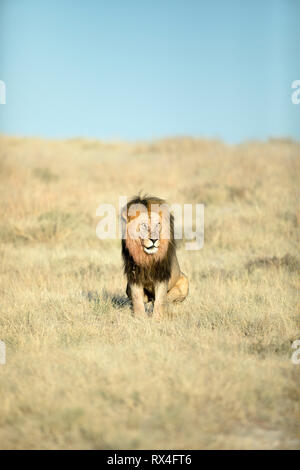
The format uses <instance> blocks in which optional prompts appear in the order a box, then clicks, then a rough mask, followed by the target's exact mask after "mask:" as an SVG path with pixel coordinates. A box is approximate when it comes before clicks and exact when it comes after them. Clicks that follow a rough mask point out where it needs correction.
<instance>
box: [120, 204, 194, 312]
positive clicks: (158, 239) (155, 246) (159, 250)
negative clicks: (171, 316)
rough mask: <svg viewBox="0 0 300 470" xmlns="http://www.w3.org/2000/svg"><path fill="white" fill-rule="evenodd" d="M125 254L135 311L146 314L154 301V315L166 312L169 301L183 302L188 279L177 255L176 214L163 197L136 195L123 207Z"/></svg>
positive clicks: (124, 260)
mask: <svg viewBox="0 0 300 470" xmlns="http://www.w3.org/2000/svg"><path fill="white" fill-rule="evenodd" d="M121 220H122V222H123V224H122V229H123V238H122V257H123V262H124V273H125V275H126V277H127V288H126V294H127V296H128V297H129V299H130V300H131V301H132V307H133V313H134V315H144V314H145V303H147V302H149V301H154V307H153V317H161V316H163V315H164V313H165V309H166V304H167V302H182V301H183V300H184V299H185V298H186V296H187V295H188V291H189V282H188V279H187V277H186V275H185V274H184V273H183V272H181V270H180V267H179V263H178V260H177V256H176V245H175V239H174V217H173V215H172V214H171V213H170V211H169V208H168V205H167V204H166V202H165V201H164V200H163V199H160V198H158V197H153V196H144V197H142V196H136V197H134V198H132V199H131V200H130V202H129V203H128V204H127V205H126V206H125V207H124V208H123V209H122V211H121Z"/></svg>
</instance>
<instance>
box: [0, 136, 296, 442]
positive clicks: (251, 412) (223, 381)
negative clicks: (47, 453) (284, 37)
mask: <svg viewBox="0 0 300 470" xmlns="http://www.w3.org/2000/svg"><path fill="white" fill-rule="evenodd" d="M299 175H300V144H299V143H295V142H292V141H289V140H270V141H268V142H248V143H244V144H240V145H236V146H229V145H225V144H223V143H222V142H218V141H206V140H200V139H198V140H196V139H190V138H180V139H166V140H161V141H156V142H150V143H149V142H145V143H143V142H140V143H130V144H129V143H103V142H98V141H91V140H90V141H88V140H83V139H74V140H69V141H61V142H59V141H55V142H54V141H43V140H37V139H23V138H9V137H5V136H2V137H1V138H0V202H1V220H0V243H1V245H0V294H1V296H0V339H1V340H3V341H5V343H6V348H7V358H6V364H5V365H0V447H1V448H2V449H8V448H10V449H24V448H25V449H55V448H61V449H75V448H83V449H103V448H104V449H115V448H117V449H123V448H130V449H142V448H154V449H159V448H180V449H188V448H205V449H229V448H231V449H254V448H256V449H266V448H272V449H278V448H300V365H298V366H297V365H295V364H293V363H292V361H291V355H292V352H293V350H292V349H291V344H292V342H293V341H294V340H296V339H300V315H299V314H300V308H299V307H300V305H299V287H300V281H299V273H300V256H299V238H300V209H299V201H300V193H299ZM139 190H144V191H145V192H148V193H152V194H154V195H157V196H160V197H165V198H167V200H168V201H169V202H178V203H186V202H189V203H196V202H202V203H205V243H204V248H203V249H202V250H201V251H198V252H191V251H186V250H185V249H184V244H183V243H182V242H181V243H179V246H178V258H179V260H180V264H181V266H182V270H183V271H184V272H186V273H187V275H188V276H189V278H190V295H189V297H188V299H187V300H186V301H185V302H184V303H183V304H181V305H179V306H175V307H172V309H171V311H170V313H169V315H168V316H167V317H166V318H165V319H164V320H163V321H161V322H158V323H157V322H154V321H152V319H151V318H148V317H147V318H144V319H136V318H134V317H133V316H132V314H131V311H130V306H129V305H128V303H127V302H126V298H125V295H124V291H125V284H126V282H125V279H124V276H123V273H122V263H121V256H120V243H119V241H118V240H102V241H101V240H99V239H98V238H97V237H96V233H95V231H96V226H97V223H98V220H99V219H98V218H97V217H96V209H97V207H98V206H99V204H100V203H107V202H109V203H113V204H115V206H116V207H117V204H118V196H119V195H127V196H131V195H134V194H136V193H137V192H138V191H139Z"/></svg>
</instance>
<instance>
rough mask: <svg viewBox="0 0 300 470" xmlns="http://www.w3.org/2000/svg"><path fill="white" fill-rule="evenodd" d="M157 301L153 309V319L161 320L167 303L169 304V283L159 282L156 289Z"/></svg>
mask: <svg viewBox="0 0 300 470" xmlns="http://www.w3.org/2000/svg"><path fill="white" fill-rule="evenodd" d="M154 291H155V301H154V308H153V317H155V318H159V317H162V316H163V315H164V313H165V308H166V303H167V291H168V283H167V282H158V283H157V284H156V285H155V287H154Z"/></svg>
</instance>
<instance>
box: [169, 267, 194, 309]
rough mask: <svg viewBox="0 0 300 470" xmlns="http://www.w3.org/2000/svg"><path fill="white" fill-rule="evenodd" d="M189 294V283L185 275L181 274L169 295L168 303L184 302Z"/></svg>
mask: <svg viewBox="0 0 300 470" xmlns="http://www.w3.org/2000/svg"><path fill="white" fill-rule="evenodd" d="M188 293H189V281H188V278H187V277H186V275H185V274H183V273H181V275H180V277H179V278H178V280H177V282H176V284H175V285H174V286H173V287H172V288H171V289H170V290H169V292H168V293H167V299H168V302H182V301H183V300H184V299H185V298H186V296H187V295H188Z"/></svg>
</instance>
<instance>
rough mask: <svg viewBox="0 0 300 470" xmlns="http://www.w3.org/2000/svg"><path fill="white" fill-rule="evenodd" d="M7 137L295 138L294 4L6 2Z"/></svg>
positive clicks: (297, 62) (299, 115)
mask: <svg viewBox="0 0 300 470" xmlns="http://www.w3.org/2000/svg"><path fill="white" fill-rule="evenodd" d="M0 79H1V80H3V81H4V82H5V83H6V104H5V105H0V132H1V133H4V134H13V135H26V136H42V137H51V138H65V137H78V136H81V137H91V138H100V139H109V140H110V139H122V140H138V139H152V138H158V137H163V136H172V135H193V136H197V137H209V138H220V139H223V140H225V141H227V142H230V143H232V142H240V141H243V140H245V139H247V140H248V139H266V138H269V137H281V136H284V137H285V136H292V137H294V138H297V139H300V105H294V104H292V102H291V93H292V90H291V83H292V81H293V80H296V79H300V1H298V0H260V1H257V0H252V1H250V0H249V1H246V0H245V1H242V0H210V1H208V0H206V1H201V0H95V1H94V0H51V1H50V0H49V1H48V0H26V1H25V0H0Z"/></svg>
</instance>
